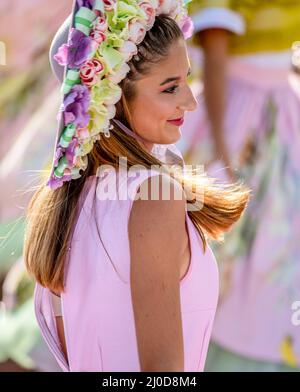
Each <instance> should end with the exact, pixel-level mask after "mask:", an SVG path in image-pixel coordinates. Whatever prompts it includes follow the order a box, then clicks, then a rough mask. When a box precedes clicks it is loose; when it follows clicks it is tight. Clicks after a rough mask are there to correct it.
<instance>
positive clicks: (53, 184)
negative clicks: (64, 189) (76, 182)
mask: <svg viewBox="0 0 300 392" xmlns="http://www.w3.org/2000/svg"><path fill="white" fill-rule="evenodd" d="M70 180H72V176H71V175H69V174H67V175H65V176H63V177H61V178H57V177H55V175H54V174H53V175H51V177H50V178H49V180H48V182H47V186H49V187H50V189H57V188H60V187H61V186H62V185H63V183H64V182H66V181H70Z"/></svg>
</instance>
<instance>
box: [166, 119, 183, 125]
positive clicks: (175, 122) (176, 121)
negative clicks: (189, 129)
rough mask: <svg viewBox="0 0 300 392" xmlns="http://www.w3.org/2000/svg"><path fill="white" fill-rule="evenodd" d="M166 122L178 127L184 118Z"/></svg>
mask: <svg viewBox="0 0 300 392" xmlns="http://www.w3.org/2000/svg"><path fill="white" fill-rule="evenodd" d="M168 122H169V123H171V124H173V125H176V126H180V125H182V124H183V123H184V118H183V117H181V118H178V119H176V120H168Z"/></svg>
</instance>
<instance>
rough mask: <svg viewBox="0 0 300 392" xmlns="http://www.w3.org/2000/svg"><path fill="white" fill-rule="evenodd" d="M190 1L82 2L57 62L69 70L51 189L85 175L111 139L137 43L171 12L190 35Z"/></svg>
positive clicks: (49, 182)
mask: <svg viewBox="0 0 300 392" xmlns="http://www.w3.org/2000/svg"><path fill="white" fill-rule="evenodd" d="M190 1H191V0H181V1H180V0H179V1H178V0H120V1H117V0H77V1H76V10H77V11H76V12H75V15H73V24H72V27H71V29H70V32H69V38H68V43H67V44H63V45H62V46H61V47H60V48H59V50H58V52H57V54H56V55H55V56H54V59H55V60H56V61H57V62H58V63H59V64H60V65H62V66H64V67H65V78H64V81H63V84H62V93H63V95H64V99H63V103H62V105H61V108H60V112H59V118H58V120H59V121H60V125H61V129H62V131H61V132H60V134H59V135H58V138H57V141H56V148H55V153H54V162H53V167H52V172H51V175H50V178H49V180H48V182H47V185H48V186H49V187H50V188H52V189H55V188H58V187H60V186H62V185H63V183H64V182H66V181H70V180H72V179H77V178H79V177H81V174H80V171H81V170H85V169H86V168H87V163H88V159H87V155H88V153H89V152H90V151H91V150H92V148H93V144H94V143H95V141H96V140H99V139H100V134H101V133H103V134H104V135H105V136H106V137H109V136H110V129H112V125H110V120H112V119H113V118H114V117H115V114H116V108H115V104H116V103H117V102H118V101H119V100H120V99H121V96H122V90H121V88H120V86H119V85H118V84H119V83H120V82H121V81H122V80H123V79H124V78H125V77H126V75H127V73H128V72H129V71H130V68H129V66H128V64H127V62H128V61H130V59H131V58H132V57H133V56H134V55H136V54H137V52H138V50H137V45H138V44H139V43H141V42H142V41H143V39H144V37H145V34H146V32H147V31H148V30H150V29H151V28H152V26H153V24H154V22H155V17H156V16H157V15H160V14H167V15H169V16H170V17H172V18H173V19H174V20H175V21H176V22H177V23H178V25H179V27H180V28H181V30H182V32H183V34H184V37H185V39H188V38H190V37H191V35H192V32H193V23H192V21H191V19H190V18H189V16H188V14H187V4H188V3H189V2H190Z"/></svg>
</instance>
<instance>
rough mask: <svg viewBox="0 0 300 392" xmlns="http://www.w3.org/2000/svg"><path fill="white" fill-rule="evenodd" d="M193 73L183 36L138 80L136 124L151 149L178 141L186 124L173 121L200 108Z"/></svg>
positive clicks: (132, 107) (132, 106)
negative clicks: (192, 84)
mask: <svg viewBox="0 0 300 392" xmlns="http://www.w3.org/2000/svg"><path fill="white" fill-rule="evenodd" d="M189 72H190V62H189V58H188V53H187V47H186V43H185V41H184V40H183V39H180V40H178V41H177V42H176V43H174V44H172V46H171V47H170V51H169V54H168V56H167V58H165V59H163V60H162V61H161V62H159V63H157V64H154V65H152V67H151V72H150V74H148V75H147V76H143V77H142V78H141V79H140V80H138V81H136V82H135V87H136V96H135V98H134V100H133V101H132V102H131V103H130V105H129V108H130V113H131V117H132V118H131V120H132V123H133V124H132V125H133V128H134V129H135V131H136V132H137V133H138V134H139V135H140V136H142V137H143V138H144V139H146V140H147V143H145V146H146V148H147V149H148V150H149V151H151V148H152V146H153V144H154V143H157V144H172V143H175V142H177V141H178V140H179V139H180V137H181V131H180V126H181V125H182V124H174V123H172V122H170V120H176V119H182V118H184V114H185V112H186V111H193V110H195V109H196V107H197V101H196V99H195V97H194V95H193V93H192V91H191V89H190V87H189V85H188V82H187V78H188V75H189Z"/></svg>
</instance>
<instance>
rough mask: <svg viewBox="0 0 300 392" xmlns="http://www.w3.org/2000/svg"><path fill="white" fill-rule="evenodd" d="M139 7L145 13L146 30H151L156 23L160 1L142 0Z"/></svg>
mask: <svg viewBox="0 0 300 392" xmlns="http://www.w3.org/2000/svg"><path fill="white" fill-rule="evenodd" d="M139 7H140V8H141V10H142V11H143V12H144V13H145V21H143V22H142V23H144V24H145V25H146V30H150V29H151V28H152V27H153V25H154V22H155V16H156V8H157V7H158V0H140V1H139Z"/></svg>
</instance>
